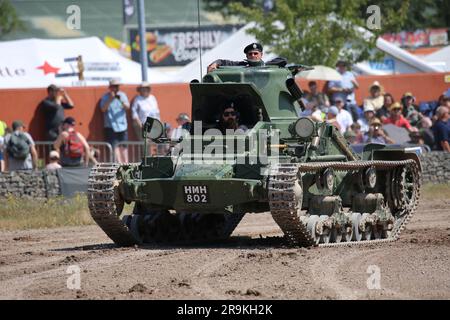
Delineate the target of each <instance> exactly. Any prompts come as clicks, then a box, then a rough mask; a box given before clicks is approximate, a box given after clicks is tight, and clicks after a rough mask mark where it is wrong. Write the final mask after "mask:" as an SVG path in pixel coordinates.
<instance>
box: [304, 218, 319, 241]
mask: <svg viewBox="0 0 450 320" xmlns="http://www.w3.org/2000/svg"><path fill="white" fill-rule="evenodd" d="M319 220H320V218H319V216H316V215H314V216H310V217H309V219H308V225H307V226H306V228H307V229H308V232H309V235H310V236H311V239H312V240H313V241H314V243H315V244H319V242H320V234H318V233H317V223H318V222H319Z"/></svg>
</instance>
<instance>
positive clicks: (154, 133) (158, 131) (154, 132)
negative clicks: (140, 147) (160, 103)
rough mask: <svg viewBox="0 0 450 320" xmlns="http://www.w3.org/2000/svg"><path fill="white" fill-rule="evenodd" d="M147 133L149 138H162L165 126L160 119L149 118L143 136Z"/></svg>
mask: <svg viewBox="0 0 450 320" xmlns="http://www.w3.org/2000/svg"><path fill="white" fill-rule="evenodd" d="M145 133H147V138H150V139H153V140H155V139H158V138H161V136H162V135H163V133H164V125H163V124H162V123H161V121H159V120H158V119H155V118H150V117H147V120H146V121H145V124H144V128H143V130H142V134H143V135H145ZM144 138H145V136H144Z"/></svg>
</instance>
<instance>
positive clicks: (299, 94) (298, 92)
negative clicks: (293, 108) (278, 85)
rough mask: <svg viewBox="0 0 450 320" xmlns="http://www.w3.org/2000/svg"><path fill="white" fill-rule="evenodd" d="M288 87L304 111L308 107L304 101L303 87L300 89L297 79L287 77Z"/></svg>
mask: <svg viewBox="0 0 450 320" xmlns="http://www.w3.org/2000/svg"><path fill="white" fill-rule="evenodd" d="M286 87H287V89H288V91H289V93H290V94H291V95H292V96H293V97H294V98H295V100H296V101H297V102H298V104H299V105H300V108H301V109H302V111H304V110H305V109H306V108H305V104H304V103H303V100H302V98H303V95H304V93H303V91H302V89H300V88H299V86H298V85H297V83H296V82H295V79H294V78H289V79H287V80H286Z"/></svg>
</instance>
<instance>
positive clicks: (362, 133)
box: [301, 61, 450, 151]
mask: <svg viewBox="0 0 450 320" xmlns="http://www.w3.org/2000/svg"><path fill="white" fill-rule="evenodd" d="M336 68H337V71H338V72H339V73H340V74H341V76H342V80H341V81H328V82H327V83H326V84H325V86H324V88H323V90H322V91H320V90H318V89H317V83H316V82H315V81H310V82H309V84H308V87H309V91H308V92H306V93H305V97H304V99H305V101H304V102H305V103H304V104H305V106H306V110H304V111H303V112H302V113H301V116H310V117H312V118H313V119H314V120H316V121H328V122H329V123H331V124H332V125H334V126H335V127H336V128H337V129H339V131H340V132H341V133H342V134H343V135H344V137H346V138H347V140H348V141H349V142H350V143H351V144H361V143H369V142H371V143H380V144H414V145H421V146H423V148H424V149H426V150H445V151H450V148H449V141H450V123H449V121H448V119H449V116H448V111H449V109H450V89H449V90H448V91H447V92H445V93H443V94H442V95H441V96H440V97H439V98H438V99H437V100H436V101H432V102H422V103H420V104H418V103H417V101H416V98H415V97H414V95H413V94H412V93H411V92H405V93H404V94H403V95H402V96H401V97H398V98H399V101H396V97H394V96H393V95H392V94H390V93H388V92H385V90H384V88H383V86H382V84H381V83H380V82H378V81H375V82H374V83H372V85H371V86H370V87H369V90H368V93H367V97H366V98H365V99H364V100H363V103H362V104H361V105H358V104H357V103H356V100H355V90H357V89H358V88H359V84H358V82H357V81H356V79H355V77H354V76H353V74H352V73H351V72H350V71H348V70H347V64H346V63H345V62H343V61H339V62H338V63H337V65H336ZM392 127H394V130H388V129H392ZM395 128H403V130H404V131H405V132H406V133H407V135H409V140H408V141H400V140H401V139H400V137H399V138H398V139H399V140H398V141H396V138H397V137H396V136H395V134H396V132H398V129H395ZM388 131H390V132H391V133H392V134H391V135H389V133H388ZM400 131H401V130H400ZM400 133H401V132H400ZM399 136H401V134H399Z"/></svg>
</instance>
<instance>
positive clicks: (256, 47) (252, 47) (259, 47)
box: [244, 42, 263, 54]
mask: <svg viewBox="0 0 450 320" xmlns="http://www.w3.org/2000/svg"><path fill="white" fill-rule="evenodd" d="M250 51H259V52H261V53H262V52H263V47H262V45H261V44H259V43H256V42H254V43H250V44H249V45H248V46H246V47H245V48H244V53H245V54H247V53H249V52H250Z"/></svg>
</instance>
